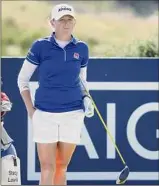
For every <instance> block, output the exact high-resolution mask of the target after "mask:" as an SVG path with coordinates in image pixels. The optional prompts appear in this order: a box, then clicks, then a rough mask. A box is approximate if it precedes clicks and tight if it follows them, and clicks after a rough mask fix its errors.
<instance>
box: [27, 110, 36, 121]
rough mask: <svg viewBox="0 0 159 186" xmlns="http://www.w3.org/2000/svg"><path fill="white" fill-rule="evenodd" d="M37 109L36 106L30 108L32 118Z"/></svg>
mask: <svg viewBox="0 0 159 186" xmlns="http://www.w3.org/2000/svg"><path fill="white" fill-rule="evenodd" d="M35 111H36V109H35V108H34V107H32V108H31V109H29V110H28V114H29V116H30V118H31V119H32V118H33V115H34V112H35Z"/></svg>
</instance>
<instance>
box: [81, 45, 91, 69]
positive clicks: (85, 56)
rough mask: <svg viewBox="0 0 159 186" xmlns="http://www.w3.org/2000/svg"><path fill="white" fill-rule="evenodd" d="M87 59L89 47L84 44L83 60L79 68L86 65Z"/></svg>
mask: <svg viewBox="0 0 159 186" xmlns="http://www.w3.org/2000/svg"><path fill="white" fill-rule="evenodd" d="M88 61H89V49H88V46H87V45H86V44H84V46H83V60H82V63H81V68H83V67H86V66H87V65H88Z"/></svg>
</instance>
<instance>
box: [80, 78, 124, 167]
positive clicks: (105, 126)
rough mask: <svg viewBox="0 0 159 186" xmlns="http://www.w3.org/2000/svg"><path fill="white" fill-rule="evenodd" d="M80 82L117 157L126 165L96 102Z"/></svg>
mask: <svg viewBox="0 0 159 186" xmlns="http://www.w3.org/2000/svg"><path fill="white" fill-rule="evenodd" d="M81 83H82V86H83V87H84V89H85V91H86V93H87V94H88V95H89V97H90V99H91V100H92V103H93V106H94V108H95V111H96V112H97V114H98V116H99V119H100V120H101V122H102V124H103V126H104V128H105V130H106V132H107V134H108V136H109V137H110V139H111V141H112V143H113V145H114V147H115V149H116V151H117V153H118V154H119V157H120V159H121V161H122V163H123V164H124V165H125V166H126V163H125V161H124V158H123V156H122V155H121V153H120V151H119V148H118V147H117V145H116V143H115V141H114V139H113V137H112V135H111V133H110V132H109V130H108V127H107V125H106V123H105V122H104V120H103V118H102V116H101V114H100V112H99V110H98V108H97V106H96V104H95V102H94V100H93V98H92V96H91V95H90V93H89V91H88V90H87V89H86V87H85V85H84V83H83V81H82V79H81Z"/></svg>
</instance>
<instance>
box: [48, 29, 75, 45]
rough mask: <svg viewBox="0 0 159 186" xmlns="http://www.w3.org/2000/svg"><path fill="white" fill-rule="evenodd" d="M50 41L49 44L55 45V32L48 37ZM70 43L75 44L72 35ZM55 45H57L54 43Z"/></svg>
mask: <svg viewBox="0 0 159 186" xmlns="http://www.w3.org/2000/svg"><path fill="white" fill-rule="evenodd" d="M50 40H51V42H53V43H56V40H55V32H53V33H52V34H51V36H50ZM70 43H73V44H75V45H76V44H77V39H76V38H75V37H74V36H73V35H71V41H70ZM56 44H57V43H56Z"/></svg>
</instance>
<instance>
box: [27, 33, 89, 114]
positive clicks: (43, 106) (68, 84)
mask: <svg viewBox="0 0 159 186" xmlns="http://www.w3.org/2000/svg"><path fill="white" fill-rule="evenodd" d="M88 53H89V52H88V46H87V44H86V43H84V42H82V41H80V40H77V39H76V38H74V37H73V36H72V40H71V41H70V42H69V43H68V44H67V45H66V46H65V47H64V48H61V47H60V46H59V45H58V44H57V43H56V41H55V33H53V34H52V35H51V36H49V37H46V38H42V39H38V40H36V41H35V42H34V43H33V44H32V46H31V48H30V50H29V52H28V54H27V56H26V59H27V60H28V61H29V62H30V63H32V64H35V65H38V70H39V77H38V82H39V87H38V88H37V90H36V93H35V103H34V105H35V107H36V108H38V109H40V110H43V111H47V112H67V111H73V110H78V109H82V108H83V103H82V91H81V87H80V80H79V73H80V69H81V68H82V67H86V66H87V64H88V59H89V54H88Z"/></svg>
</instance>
